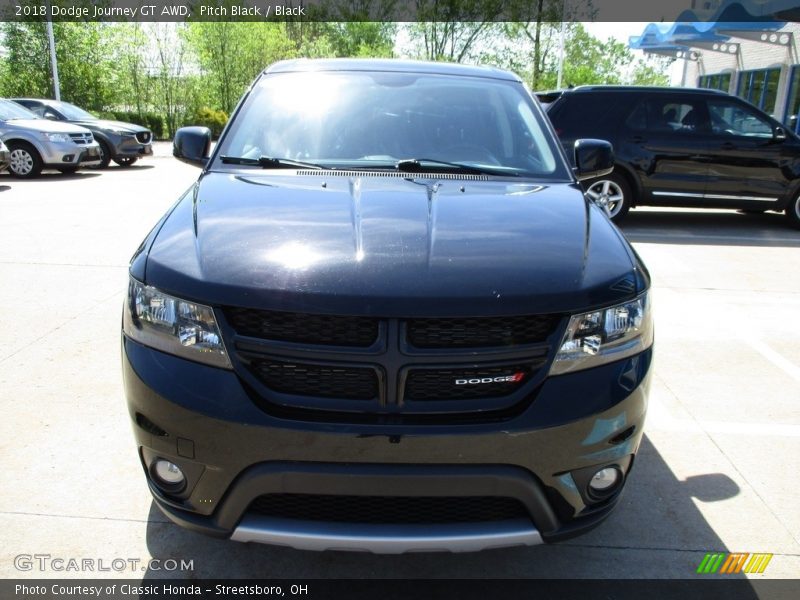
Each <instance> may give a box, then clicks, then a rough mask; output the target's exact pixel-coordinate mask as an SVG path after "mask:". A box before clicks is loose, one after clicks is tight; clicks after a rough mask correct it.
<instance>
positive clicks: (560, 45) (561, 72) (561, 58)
mask: <svg viewBox="0 0 800 600" xmlns="http://www.w3.org/2000/svg"><path fill="white" fill-rule="evenodd" d="M566 18H567V0H562V2H561V35H560V39H559V43H558V80H557V81H556V89H557V90H560V89H561V81H562V79H563V75H564V38H565V37H566V32H567V21H566Z"/></svg>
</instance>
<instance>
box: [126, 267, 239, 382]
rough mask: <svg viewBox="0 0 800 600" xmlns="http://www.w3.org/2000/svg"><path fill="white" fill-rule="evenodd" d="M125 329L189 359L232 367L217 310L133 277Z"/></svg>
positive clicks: (136, 337)
mask: <svg viewBox="0 0 800 600" xmlns="http://www.w3.org/2000/svg"><path fill="white" fill-rule="evenodd" d="M122 330H123V331H124V332H125V334H126V335H127V336H128V337H130V338H131V339H133V340H136V341H137V342H140V343H142V344H144V345H145V346H150V347H151V348H156V349H157V350H163V351H164V352H168V353H170V354H175V355H177V356H181V357H183V358H188V359H189V360H195V361H198V362H202V363H206V364H208V365H212V366H215V367H222V368H224V369H230V368H231V362H230V360H229V359H228V354H227V352H225V344H223V342H222V336H221V335H220V333H219V327H218V326H217V320H216V319H215V318H214V311H213V310H212V309H211V308H210V307H208V306H204V305H202V304H196V303H194V302H187V301H186V300H181V299H180V298H175V297H174V296H169V295H167V294H164V293H163V292H160V291H158V290H157V289H156V288H154V287H151V286H147V285H144V284H143V283H141V282H139V281H136V280H135V279H133V278H131V281H130V285H129V286H128V298H127V300H126V302H125V311H124V313H123V320H122Z"/></svg>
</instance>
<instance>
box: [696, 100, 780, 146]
mask: <svg viewBox="0 0 800 600" xmlns="http://www.w3.org/2000/svg"><path fill="white" fill-rule="evenodd" d="M708 112H709V113H710V115H711V127H712V130H713V131H714V133H726V134H729V135H741V136H747V137H761V138H772V124H771V123H770V122H769V121H768V120H767V119H766V118H764V116H762V115H760V114H759V113H757V112H756V111H755V110H753V109H752V108H750V107H748V106H746V105H744V104H739V103H738V102H735V101H733V100H727V99H725V98H721V99H719V100H709V101H708Z"/></svg>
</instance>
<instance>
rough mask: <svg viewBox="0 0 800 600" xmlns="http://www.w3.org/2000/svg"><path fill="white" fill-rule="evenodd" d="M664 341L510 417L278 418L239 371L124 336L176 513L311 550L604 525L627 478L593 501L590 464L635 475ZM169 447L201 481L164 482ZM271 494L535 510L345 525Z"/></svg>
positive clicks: (458, 543) (507, 537)
mask: <svg viewBox="0 0 800 600" xmlns="http://www.w3.org/2000/svg"><path fill="white" fill-rule="evenodd" d="M651 356H652V355H651V350H648V351H646V352H644V353H642V354H640V355H638V356H636V357H632V358H630V359H626V360H623V361H620V362H618V363H613V364H609V365H604V366H602V367H598V368H595V369H590V370H586V371H580V372H577V373H573V374H569V375H563V376H559V377H550V378H548V379H546V380H545V381H544V383H543V384H542V385H541V386H540V388H539V389H538V390H537V392H536V393H535V398H534V399H533V400H532V402H531V403H530V405H529V406H528V408H527V409H526V410H525V411H524V412H522V413H521V414H519V415H517V416H516V417H514V418H511V419H507V420H504V421H502V422H488V423H471V424H458V425H441V424H438V425H416V426H412V425H397V424H389V423H387V424H375V423H372V424H342V423H337V424H332V423H326V422H313V421H295V420H290V419H285V418H279V417H275V416H272V415H269V414H267V413H266V412H264V411H263V410H261V409H260V408H258V406H257V405H256V404H255V403H254V402H253V400H252V399H251V398H250V396H249V395H248V390H246V389H245V388H244V387H243V386H242V384H241V382H240V380H239V378H238V377H237V376H236V374H235V373H234V372H231V371H226V370H222V369H216V368H211V367H207V366H204V365H200V364H197V363H193V362H191V361H186V360H183V359H180V358H176V357H174V356H170V355H167V354H164V353H161V352H158V351H155V350H152V349H149V348H146V347H144V346H141V345H140V344H137V343H135V342H132V341H131V340H129V339H126V338H123V373H124V379H125V389H126V394H127V398H128V407H129V411H130V415H131V418H132V419H133V422H134V432H135V437H136V440H137V445H138V447H139V451H140V457H141V459H142V464H143V468H144V470H145V473H146V474H148V475H147V477H148V483H149V485H150V489H151V491H152V493H153V497H154V499H155V501H156V503H157V505H158V506H159V508H161V510H162V511H163V512H164V513H165V514H166V515H167V516H168V517H169V518H170V519H172V520H173V521H175V522H176V523H178V524H180V525H182V526H184V527H187V528H190V529H192V530H195V531H200V532H202V533H206V534H211V535H215V536H218V537H226V538H232V539H234V540H239V541H259V542H267V543H273V544H282V545H288V546H292V547H295V548H302V549H315V550H321V549H347V550H370V551H373V552H405V551H416V550H451V551H472V550H479V549H483V548H492V547H500V546H510V545H520V544H523V545H531V544H536V543H541V542H542V541H546V542H550V541H558V540H560V539H565V538H568V537H572V536H574V535H578V534H580V533H583V532H584V531H587V530H588V529H591V528H592V527H594V526H596V525H598V524H599V523H600V522H602V520H603V519H604V518H605V517H606V516H608V514H609V513H610V512H611V511H612V509H613V507H614V506H615V504H616V503H617V501H618V499H619V497H620V493H621V490H622V487H624V483H623V486H620V488H619V489H618V491H617V492H616V493H615V494H614V495H612V496H610V497H608V498H605V499H604V500H603V501H599V502H593V501H592V500H591V499H590V498H587V495H586V493H585V491H584V490H582V489H579V487H580V486H579V485H578V484H577V483H576V481H580V477H579V476H578V475H577V473H579V472H581V471H583V472H586V470H587V469H592V468H594V467H599V466H605V465H611V464H613V465H617V466H618V467H619V468H620V469H621V470H622V472H623V473H624V474H625V477H627V474H628V473H629V471H630V468H631V466H632V462H633V456H634V455H635V453H636V451H637V449H638V446H639V442H640V440H641V436H642V426H643V422H644V417H645V412H646V395H647V389H648V384H649V377H648V373H649V367H650V362H651ZM156 457H160V458H165V459H167V460H170V461H172V462H174V463H175V464H177V465H179V466H180V467H181V469H182V470H183V471H184V472H185V473H186V475H187V486H186V488H185V490H183V491H182V492H181V493H179V494H166V493H164V492H162V491H161V490H160V489H159V488H158V487H157V486H156V485H155V483H154V482H153V480H152V479H151V478H150V476H149V467H150V465H151V464H152V462H153V461H154V460H155V458H156ZM268 494H326V495H331V494H332V495H337V494H341V495H344V494H347V495H358V496H369V497H379V498H383V497H392V496H406V497H416V496H425V497H442V496H446V497H474V496H481V497H484V496H496V497H508V498H514V499H516V500H518V501H519V502H521V503H522V504H523V505H524V506H525V509H526V511H527V517H528V518H524V519H514V520H503V521H493V522H485V523H484V522H477V523H459V524H457V525H454V524H447V523H443V524H427V525H424V526H414V525H409V524H403V525H393V524H373V523H360V524H353V523H347V524H341V523H332V522H325V521H319V520H317V521H314V520H313V519H309V520H291V519H282V518H273V517H270V516H269V515H264V514H255V513H253V512H251V511H250V510H249V508H250V507H251V505H252V503H253V501H254V500H255V499H256V498H258V497H260V496H263V495H268Z"/></svg>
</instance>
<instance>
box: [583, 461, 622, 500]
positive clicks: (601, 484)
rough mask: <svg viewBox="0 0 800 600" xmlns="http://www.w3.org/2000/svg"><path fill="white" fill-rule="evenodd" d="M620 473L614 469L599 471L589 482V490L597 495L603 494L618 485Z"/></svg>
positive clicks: (607, 468)
mask: <svg viewBox="0 0 800 600" xmlns="http://www.w3.org/2000/svg"><path fill="white" fill-rule="evenodd" d="M619 480H620V472H619V470H617V469H615V468H614V467H606V468H605V469H600V470H599V471H598V472H597V473H595V474H594V475H593V476H592V479H591V480H590V481H589V488H590V489H591V490H592V491H593V492H596V493H598V494H605V493H607V492H609V491H610V490H612V489H613V488H614V487H616V485H617V484H618V483H619Z"/></svg>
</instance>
